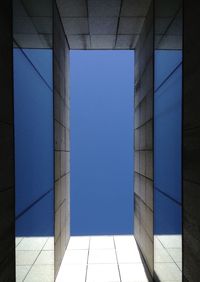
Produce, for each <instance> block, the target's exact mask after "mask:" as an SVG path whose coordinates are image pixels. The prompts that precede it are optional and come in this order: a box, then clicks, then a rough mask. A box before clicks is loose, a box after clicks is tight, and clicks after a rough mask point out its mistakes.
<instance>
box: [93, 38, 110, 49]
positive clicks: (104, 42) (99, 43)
mask: <svg viewBox="0 0 200 282" xmlns="http://www.w3.org/2000/svg"><path fill="white" fill-rule="evenodd" d="M114 44H115V36H114V35H92V36H91V49H113V48H114Z"/></svg>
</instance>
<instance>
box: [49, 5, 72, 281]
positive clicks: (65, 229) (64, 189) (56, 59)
mask: <svg viewBox="0 0 200 282" xmlns="http://www.w3.org/2000/svg"><path fill="white" fill-rule="evenodd" d="M53 22H54V27H53V29H54V30H53V36H54V38H53V79H54V158H55V159H54V162H55V175H54V176H55V249H54V252H55V276H56V275H57V272H58V270H59V267H60V264H61V261H62V258H63V255H64V253H65V249H66V247H67V244H68V241H69V236H70V210H69V208H70V206H69V205H70V203H69V185H70V184H69V181H70V167H69V158H70V144H69V49H68V44H67V41H66V38H65V35H64V31H63V26H62V25H61V21H60V17H59V14H58V10H57V7H56V6H54V21H53Z"/></svg>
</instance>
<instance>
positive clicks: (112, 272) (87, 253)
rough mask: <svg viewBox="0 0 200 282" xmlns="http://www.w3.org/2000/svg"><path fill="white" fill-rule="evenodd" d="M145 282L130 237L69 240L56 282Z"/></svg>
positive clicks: (145, 279)
mask: <svg viewBox="0 0 200 282" xmlns="http://www.w3.org/2000/svg"><path fill="white" fill-rule="evenodd" d="M64 281H70V282H77V281H79V282H134V281H137V282H138V281H140V282H145V281H146V282H147V281H148V279H147V276H146V274H145V271H144V267H143V264H142V261H141V257H140V254H139V250H138V247H137V244H136V242H135V239H134V237H133V235H124V236H91V237H89V236H86V237H85V236H83V237H76V236H75V237H73V236H72V237H71V238H70V241H69V245H68V248H67V250H66V253H65V256H64V258H63V261H62V264H61V267H60V270H59V273H58V276H57V279H56V282H64Z"/></svg>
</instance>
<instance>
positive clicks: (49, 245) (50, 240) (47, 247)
mask: <svg viewBox="0 0 200 282" xmlns="http://www.w3.org/2000/svg"><path fill="white" fill-rule="evenodd" d="M43 250H44V251H53V250H54V238H53V237H49V238H48V239H47V242H46V243H45V245H44V247H43Z"/></svg>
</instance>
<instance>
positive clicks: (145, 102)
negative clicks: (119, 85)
mask: <svg viewBox="0 0 200 282" xmlns="http://www.w3.org/2000/svg"><path fill="white" fill-rule="evenodd" d="M153 64H154V52H153V4H152V3H151V5H150V7H149V10H148V13H147V15H146V18H145V21H144V24H143V28H142V31H141V34H140V36H139V39H138V42H137V45H136V49H135V186H134V187H135V195H134V196H135V211H134V224H135V226H134V233H135V234H134V235H135V239H136V241H137V243H138V245H139V247H140V250H141V252H142V254H143V257H144V259H145V262H146V264H147V266H148V269H149V271H150V272H151V274H153V134H152V132H153Z"/></svg>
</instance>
